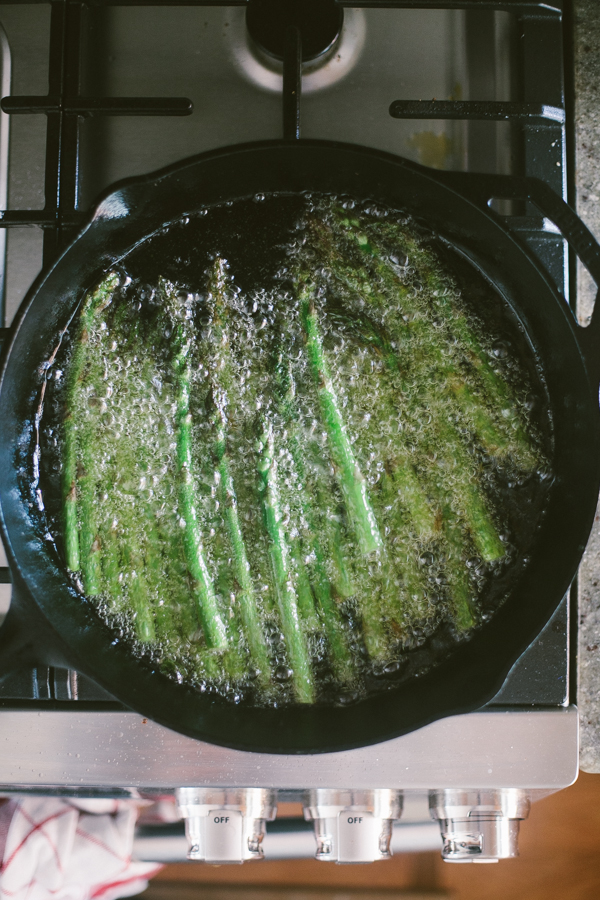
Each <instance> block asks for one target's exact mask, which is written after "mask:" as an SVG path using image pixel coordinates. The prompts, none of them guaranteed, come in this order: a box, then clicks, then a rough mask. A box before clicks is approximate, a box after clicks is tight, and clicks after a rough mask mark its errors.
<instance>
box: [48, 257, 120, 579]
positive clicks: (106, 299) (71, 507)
mask: <svg viewBox="0 0 600 900" xmlns="http://www.w3.org/2000/svg"><path fill="white" fill-rule="evenodd" d="M118 283H119V277H118V275H116V274H115V273H114V272H113V273H111V274H110V275H107V277H106V278H105V279H104V280H103V281H102V282H101V283H100V284H99V285H98V286H97V287H96V288H95V289H94V290H92V291H90V292H88V293H87V294H86V296H85V298H84V301H83V306H82V309H81V315H80V323H79V332H78V337H77V341H76V344H75V347H74V350H73V357H72V359H71V364H70V366H69V381H68V384H67V392H66V416H65V422H64V443H63V471H62V486H63V521H64V532H65V553H66V561H67V568H68V569H70V571H71V572H78V571H79V569H80V567H81V554H80V548H79V520H78V509H77V461H78V456H79V440H78V424H77V417H76V415H75V409H76V407H77V405H78V399H79V392H80V390H81V386H82V380H83V378H84V374H85V367H86V362H87V359H88V343H89V338H90V333H91V331H92V329H93V328H94V324H95V320H96V316H97V315H98V314H99V313H101V312H102V310H104V309H105V308H106V307H107V306H108V305H109V303H110V302H111V300H112V295H113V292H114V290H115V288H116V286H117V285H118ZM93 581H94V576H92V582H93Z"/></svg>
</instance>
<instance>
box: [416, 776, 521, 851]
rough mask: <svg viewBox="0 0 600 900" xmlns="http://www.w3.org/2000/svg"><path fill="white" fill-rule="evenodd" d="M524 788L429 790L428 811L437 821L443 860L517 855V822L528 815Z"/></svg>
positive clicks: (518, 823)
mask: <svg viewBox="0 0 600 900" xmlns="http://www.w3.org/2000/svg"><path fill="white" fill-rule="evenodd" d="M530 806H531V802H530V799H529V795H528V794H527V792H526V791H522V790H518V789H517V788H499V789H497V790H490V791H457V790H443V791H431V792H430V794H429V812H430V814H431V817H432V818H433V819H437V820H438V821H439V823H440V830H441V833H442V858H443V859H444V861H445V862H461V863H463V862H475V863H493V862H498V860H499V859H510V858H511V857H514V856H518V855H519V847H518V842H519V825H520V823H521V820H522V819H526V818H527V816H528V815H529V808H530Z"/></svg>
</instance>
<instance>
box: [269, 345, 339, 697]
mask: <svg viewBox="0 0 600 900" xmlns="http://www.w3.org/2000/svg"><path fill="white" fill-rule="evenodd" d="M288 351H289V348H288ZM275 372H276V381H277V389H278V401H279V408H280V411H281V414H282V416H283V418H284V421H285V422H286V423H287V426H288V430H289V431H290V432H291V435H290V437H289V439H288V440H289V448H290V454H291V458H292V461H293V464H294V467H295V469H296V473H297V478H298V481H297V485H296V488H295V490H296V494H297V496H298V499H299V503H300V513H301V515H302V518H303V519H304V521H305V523H306V526H307V529H308V534H307V535H306V537H305V538H304V540H303V542H302V543H303V544H304V543H306V544H307V550H308V554H307V556H308V558H309V559H310V562H309V563H308V564H307V565H305V564H304V561H303V560H302V559H301V558H300V557H301V548H300V546H298V541H296V542H294V544H293V547H294V548H295V550H294V556H295V559H296V568H297V571H298V576H299V577H298V599H299V602H300V608H301V612H302V615H303V617H304V619H305V621H306V623H307V626H308V627H312V628H313V629H314V630H317V629H318V628H319V625H320V622H319V618H318V616H317V613H316V610H315V603H314V599H313V591H314V596H315V597H316V600H317V603H318V607H319V609H320V611H321V617H322V622H323V628H324V630H325V635H326V637H327V641H328V644H329V649H330V652H331V659H332V665H333V669H334V671H335V674H336V676H337V677H338V679H339V680H340V681H341V682H345V681H348V680H349V679H350V678H351V677H352V675H353V669H352V660H351V658H350V651H349V649H348V645H347V641H346V638H345V635H344V632H343V627H342V622H341V619H340V613H339V609H338V607H337V603H336V601H335V599H334V597H333V595H332V591H331V585H330V582H329V578H328V575H327V570H326V558H325V554H324V552H323V548H322V546H321V543H322V542H321V539H320V538H319V528H318V526H317V523H316V520H315V514H314V509H313V504H312V502H311V499H310V498H311V493H312V491H311V487H312V486H309V483H308V479H307V474H306V466H305V462H304V452H303V448H302V446H301V441H300V439H299V435H298V430H297V423H298V419H299V412H298V408H297V404H296V402H295V386H294V382H293V378H292V375H291V372H290V368H289V352H288V353H286V348H285V347H284V346H280V347H279V351H278V360H277V365H276V367H275ZM322 499H323V502H326V501H325V498H322ZM307 568H308V569H309V571H310V573H311V575H312V590H311V584H310V583H309V577H308V572H307ZM350 593H352V592H350ZM350 593H349V594H348V595H347V596H350Z"/></svg>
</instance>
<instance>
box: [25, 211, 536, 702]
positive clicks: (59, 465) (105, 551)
mask: <svg viewBox="0 0 600 900" xmlns="http://www.w3.org/2000/svg"><path fill="white" fill-rule="evenodd" d="M120 266H121V268H120V271H119V273H118V276H119V277H118V278H114V276H113V280H114V285H113V287H112V288H111V290H109V291H108V292H107V296H106V300H105V301H103V302H102V303H96V305H95V306H94V302H93V299H91V298H92V293H93V292H91V293H90V294H88V298H87V299H86V300H85V301H84V305H83V311H82V312H81V314H79V315H76V316H75V317H74V319H73V322H72V323H71V326H70V327H69V329H68V331H67V334H66V337H65V338H64V340H62V342H61V346H60V348H58V349H55V351H54V352H53V354H52V364H51V365H49V367H48V378H47V381H46V383H45V390H46V392H47V395H48V397H47V400H46V403H45V412H44V416H43V417H42V421H41V426H40V441H39V446H38V448H37V450H36V454H37V456H36V459H37V458H38V457H39V460H40V487H41V493H42V496H43V497H44V504H42V507H43V508H44V515H45V516H46V519H47V521H46V522H45V526H44V527H47V528H48V530H49V531H50V532H51V533H52V534H53V535H54V537H55V539H56V541H57V544H58V545H59V546H62V547H68V546H70V545H69V541H71V545H72V542H73V540H77V542H78V544H77V548H78V553H79V556H78V557H77V559H78V564H77V563H73V562H71V565H70V566H69V554H68V552H67V553H66V560H67V567H68V568H70V569H71V571H70V577H71V579H72V580H73V582H74V583H75V584H76V585H77V586H78V588H79V589H80V590H81V592H82V593H84V594H85V595H86V596H88V597H89V598H90V599H91V600H92V601H93V602H94V604H95V605H96V608H97V610H98V613H99V615H100V616H101V618H102V619H103V620H104V621H105V622H107V623H108V624H109V625H110V627H111V628H112V629H113V630H114V632H115V635H116V637H115V640H119V641H122V642H125V643H126V644H127V645H128V646H129V647H130V648H131V653H132V654H133V655H135V656H138V657H140V659H147V660H150V661H151V662H152V664H153V665H155V666H157V667H158V668H160V669H161V671H163V672H164V673H165V674H166V675H167V676H168V677H170V678H173V679H175V680H176V681H178V682H180V683H186V684H190V685H193V686H194V687H195V688H196V689H197V690H198V691H199V692H201V693H213V694H216V695H219V696H222V697H225V698H226V699H228V700H229V701H231V702H234V703H240V702H244V703H249V704H254V705H276V706H278V705H281V704H291V703H298V702H301V703H307V702H313V703H329V704H332V703H342V704H343V703H349V702H354V701H355V700H357V699H360V698H362V697H364V696H365V695H367V694H369V693H371V692H373V691H378V690H384V689H388V688H389V687H390V686H393V685H394V684H397V683H399V681H401V680H403V679H405V678H409V677H413V676H414V675H415V674H418V673H420V672H423V671H426V670H427V669H429V668H431V667H432V666H433V665H435V664H436V663H437V662H439V661H441V660H442V659H443V658H445V656H446V655H447V654H448V653H449V652H451V650H452V647H453V646H455V644H456V642H457V641H461V640H467V639H468V638H469V636H470V635H471V634H472V633H473V632H474V631H475V630H476V629H478V628H480V627H482V625H483V624H484V623H485V621H486V620H487V619H488V618H489V617H490V616H491V615H493V613H494V611H495V610H496V609H497V608H498V606H499V605H500V604H501V603H502V601H503V599H504V598H505V597H506V595H507V593H508V592H509V591H510V589H511V587H512V586H513V585H514V584H515V582H516V580H517V579H518V577H519V574H520V572H522V570H523V567H524V566H525V565H526V557H527V553H528V551H529V548H530V545H531V542H532V540H533V537H532V536H533V534H534V532H535V527H536V525H537V524H539V521H540V519H541V517H542V516H543V509H544V500H545V496H546V493H547V489H548V485H549V483H550V480H551V469H550V464H549V460H550V458H551V449H552V423H551V421H550V418H549V414H548V404H547V401H546V394H545V388H544V382H543V374H542V372H541V369H540V367H539V365H538V363H537V361H536V358H535V354H534V352H533V350H532V348H531V346H530V345H529V344H528V342H527V338H526V336H525V335H524V333H523V331H522V329H521V328H520V326H519V324H518V323H517V322H516V321H515V320H514V318H513V317H512V314H511V313H510V310H509V309H508V307H507V306H506V305H505V304H504V302H503V301H502V300H501V298H499V297H498V295H496V294H495V293H494V292H493V290H492V289H491V288H490V287H489V286H488V285H487V284H486V283H484V281H483V279H481V278H480V276H478V275H477V273H475V272H474V270H472V269H471V267H470V266H469V265H468V264H467V263H465V262H464V261H461V260H459V259H458V258H454V257H453V256H451V255H450V256H449V254H448V251H446V250H444V249H443V248H442V247H441V245H439V244H438V243H437V242H436V240H435V238H434V237H433V236H432V235H431V234H429V233H428V232H427V231H426V230H424V229H423V228H422V226H420V225H418V224H417V223H416V222H414V221H413V220H412V219H410V218H408V217H406V216H403V215H401V214H400V213H398V212H397V211H392V210H390V209H387V208H385V207H383V206H381V205H378V204H374V203H358V202H357V201H354V200H353V199H352V198H348V197H330V196H324V195H299V196H296V197H293V198H292V197H280V196H276V195H275V196H267V197H265V196H263V195H260V196H257V197H256V198H252V199H249V200H243V201H238V202H237V203H234V204H232V205H228V206H225V205H223V206H221V207H214V208H211V209H209V210H208V211H203V214H202V215H200V214H199V215H196V216H190V217H187V218H186V219H185V221H182V222H180V223H174V224H173V225H171V226H170V227H168V228H166V229H163V231H161V233H160V234H157V235H155V236H152V237H151V238H149V239H148V240H147V241H146V242H144V243H143V244H142V245H141V246H139V247H137V248H136V249H135V250H134V251H132V252H131V253H130V254H129V256H128V257H127V258H126V259H125V260H124V261H122V263H121V264H120ZM86 304H87V306H86ZM86 310H87V312H86ZM475 310H476V311H475ZM52 372H54V373H59V375H58V377H53V376H52ZM71 457H73V459H74V458H75V457H76V466H75V469H74V471H75V475H74V476H73V481H72V483H71V482H69V483H65V474H64V473H65V467H66V462H65V460H67V459H70V458H71ZM61 470H62V473H61ZM67 481H68V479H67ZM70 503H72V504H73V508H72V509H71V513H70V515H71V519H69V518H68V516H66V515H65V507H66V506H67V505H68V504H70ZM73 516H75V519H73ZM75 520H76V522H77V536H76V537H74V536H73V534H71V535H69V534H68V533H66V530H68V527H67V525H66V524H65V523H67V522H68V521H71V522H73V521H75ZM72 559H73V557H71V560H72Z"/></svg>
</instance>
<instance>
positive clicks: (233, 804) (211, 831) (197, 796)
mask: <svg viewBox="0 0 600 900" xmlns="http://www.w3.org/2000/svg"><path fill="white" fill-rule="evenodd" d="M175 794H176V797H177V803H178V805H179V812H180V813H181V815H182V816H183V818H184V820H185V833H186V837H187V839H188V854H187V856H188V859H195V860H201V861H203V862H207V863H243V862H245V861H246V860H247V859H262V858H263V855H264V854H263V850H262V840H263V837H264V835H265V830H266V822H271V821H272V820H273V819H274V818H275V815H276V813H277V803H276V795H275V791H271V790H265V789H263V788H224V789H219V788H193V787H184V788H178V789H177V791H176V792H175Z"/></svg>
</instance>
